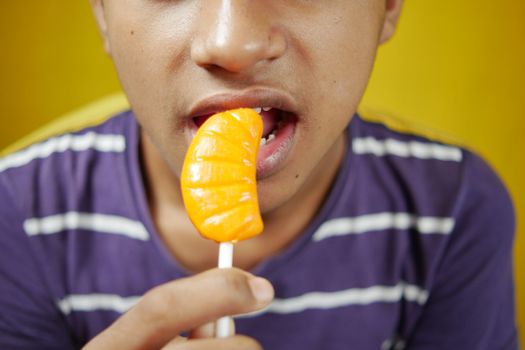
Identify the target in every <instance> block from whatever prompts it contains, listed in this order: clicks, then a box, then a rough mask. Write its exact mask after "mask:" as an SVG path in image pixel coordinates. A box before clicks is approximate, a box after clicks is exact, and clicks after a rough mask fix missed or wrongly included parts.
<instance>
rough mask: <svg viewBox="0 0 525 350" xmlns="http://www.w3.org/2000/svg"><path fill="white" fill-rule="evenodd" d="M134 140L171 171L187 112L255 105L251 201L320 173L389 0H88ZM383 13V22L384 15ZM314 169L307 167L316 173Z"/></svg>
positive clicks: (279, 200) (188, 134) (265, 205)
mask: <svg viewBox="0 0 525 350" xmlns="http://www.w3.org/2000/svg"><path fill="white" fill-rule="evenodd" d="M91 1H92V5H93V7H94V10H95V14H96V16H97V21H98V23H99V26H100V27H101V31H102V33H103V37H104V40H105V45H106V50H107V51H108V52H109V53H110V55H111V57H112V59H113V61H114V63H115V66H116V70H117V72H118V75H119V78H120V80H121V83H122V86H123V89H124V91H125V92H126V94H127V96H128V98H129V101H130V103H131V105H132V107H133V110H134V112H135V114H136V116H137V119H138V120H139V123H140V124H141V126H142V128H143V130H144V133H145V134H146V136H147V137H146V141H145V142H151V143H152V144H154V145H155V147H156V149H157V150H158V151H159V152H160V154H161V155H162V157H163V158H164V160H165V161H166V162H167V163H168V164H169V166H170V168H171V169H172V171H173V173H174V174H175V175H176V176H177V177H178V176H179V175H180V171H181V168H182V163H183V160H184V155H185V152H186V150H187V149H188V146H189V143H190V142H191V138H192V135H193V133H194V131H195V129H196V128H197V126H196V122H197V124H198V123H199V122H200V121H202V119H203V118H195V117H197V116H200V115H206V114H209V113H212V112H216V111H220V110H225V109H229V108H233V107H241V106H244V107H273V108H274V109H273V110H271V111H269V112H267V113H263V115H265V118H264V121H265V126H266V131H267V132H269V131H271V129H275V128H276V127H277V123H278V122H279V121H280V122H281V123H280V129H279V130H278V131H277V132H276V138H275V139H274V140H272V142H269V143H268V144H267V145H266V146H264V147H262V149H261V151H260V156H259V160H258V189H259V195H260V204H261V209H262V211H263V212H268V211H271V210H272V209H275V208H277V207H278V206H280V205H282V204H283V203H285V202H286V201H287V200H289V199H290V198H291V197H292V196H293V195H294V194H296V193H298V192H299V190H300V189H301V186H302V185H303V184H304V183H305V180H306V179H307V178H308V177H309V176H312V174H314V176H317V175H318V174H322V172H323V171H324V169H322V167H321V166H319V164H320V163H321V161H322V160H323V159H324V158H325V157H327V156H328V155H330V152H335V151H334V150H335V147H334V145H335V144H336V143H337V142H338V141H339V144H340V141H341V140H342V138H343V136H342V135H343V134H342V132H343V130H344V128H345V127H346V125H347V124H348V122H349V121H350V119H351V117H352V115H353V114H354V113H355V111H356V109H357V105H358V103H359V101H360V99H361V96H362V95H363V92H364V89H365V87H366V84H367V82H368V79H369V75H370V72H371V69H372V65H373V62H374V57H375V53H376V49H377V46H378V45H379V44H380V42H382V41H385V40H386V39H388V37H389V36H390V34H391V32H392V28H393V24H394V23H395V18H396V13H394V12H396V11H397V7H400V5H399V4H396V1H395V0H330V1H323V0H91ZM385 23H386V25H385ZM316 174H317V175H316Z"/></svg>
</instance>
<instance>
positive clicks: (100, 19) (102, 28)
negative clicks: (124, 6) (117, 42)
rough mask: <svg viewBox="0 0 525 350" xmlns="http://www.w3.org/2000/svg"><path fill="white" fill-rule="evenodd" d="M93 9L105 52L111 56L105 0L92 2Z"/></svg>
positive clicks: (92, 0) (93, 0)
mask: <svg viewBox="0 0 525 350" xmlns="http://www.w3.org/2000/svg"><path fill="white" fill-rule="evenodd" d="M90 3H91V8H92V9H93V14H94V15H95V20H96V22H97V26H98V30H99V32H100V35H101V36H102V41H103V43H104V50H105V51H106V53H107V54H108V55H110V56H111V46H110V44H109V38H108V26H107V22H106V11H105V8H104V0H90Z"/></svg>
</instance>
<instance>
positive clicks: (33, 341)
mask: <svg viewBox="0 0 525 350" xmlns="http://www.w3.org/2000/svg"><path fill="white" fill-rule="evenodd" d="M347 132H348V137H349V148H348V150H347V153H346V157H345V159H344V162H343V164H342V166H341V169H340V171H339V174H338V176H337V178H336V180H335V183H334V184H333V187H332V189H331V191H330V194H329V195H328V197H327V199H326V201H325V203H324V204H323V205H322V207H321V209H320V211H319V212H318V213H317V214H316V216H315V217H314V218H313V220H312V221H311V223H310V224H309V226H308V227H307V228H306V229H305V231H304V232H303V233H302V235H301V236H299V238H298V239H297V240H296V241H295V242H294V243H293V244H292V245H291V246H289V247H288V248H286V249H285V250H284V251H283V252H281V253H280V254H278V255H277V256H273V257H270V258H268V259H267V260H266V261H264V262H263V263H261V264H260V265H259V266H258V267H257V268H256V269H254V271H252V272H253V273H255V274H257V275H261V276H264V277H266V278H267V279H269V280H270V281H271V282H272V283H273V285H274V287H275V291H276V299H275V301H274V302H273V303H272V304H271V305H270V307H269V308H268V309H266V310H264V311H263V312H261V313H258V314H254V315H249V316H244V317H239V318H238V319H237V321H236V323H237V331H238V333H242V334H246V335H249V336H252V337H254V338H256V339H257V340H259V341H260V342H261V344H262V345H263V346H264V347H265V348H266V349H271V350H284V349H301V350H313V349H356V350H369V349H370V350H378V349H384V350H386V349H397V350H399V349H411V350H419V349H421V350H422V349H424V350H433V349H436V350H463V349H465V350H467V349H468V350H499V349H501V350H503V349H505V350H511V349H512V350H514V349H517V348H518V345H517V332H516V327H515V319H514V317H515V315H514V294H513V278H512V273H513V271H512V254H511V251H512V249H511V248H512V243H513V233H514V216H513V208H512V204H511V201H510V199H509V196H508V193H507V191H506V190H505V188H504V186H503V185H502V184H501V182H500V180H499V179H498V178H497V176H496V175H495V174H494V172H493V171H492V170H491V169H490V168H489V167H488V166H487V165H486V164H485V163H484V162H483V161H482V160H481V159H480V158H479V157H477V156H476V155H474V154H473V153H471V152H469V151H467V150H465V149H462V148H458V147H455V146H450V145H446V144H443V143H439V142H436V141H433V140H430V139H428V138H424V137H420V136H417V135H413V134H406V133H400V132H396V131H393V130H391V129H389V128H387V127H386V126H385V125H382V124H380V123H376V122H369V121H365V120H363V119H361V118H360V117H359V116H355V117H354V118H353V119H352V122H351V123H350V126H349V128H348V129H347ZM138 142H139V127H138V125H137V123H136V121H135V119H134V116H133V114H132V113H131V112H125V113H123V114H120V115H118V116H115V117H113V118H110V119H109V120H107V121H106V122H104V123H102V124H100V125H97V126H95V127H90V128H86V129H83V130H81V131H78V132H74V133H67V134H62V135H57V136H56V137H53V138H50V139H48V140H45V141H43V142H40V143H38V144H34V145H32V146H30V147H28V148H26V149H24V150H21V151H19V152H17V153H14V154H11V155H9V156H7V157H5V158H3V159H0V348H1V349H74V348H80V347H81V346H82V345H83V344H85V343H86V342H87V341H89V340H90V339H91V338H92V337H94V336H95V335H96V334H97V333H99V332H100V331H101V330H103V329H104V328H106V327H107V326H109V325H110V324H111V323H112V322H113V321H114V320H115V319H116V318H118V317H119V316H120V315H121V314H122V313H123V312H125V311H126V310H128V309H129V308H130V307H132V306H133V305H134V304H135V303H136V302H137V301H138V300H139V298H140V297H141V296H142V295H143V294H144V293H145V292H146V291H147V290H149V289H151V288H152V287H154V286H156V285H159V284H161V283H164V282H167V281H170V280H173V279H177V278H180V277H184V276H187V272H186V271H185V270H184V269H183V268H181V267H180V265H179V264H178V263H177V261H176V260H175V259H174V258H173V257H172V256H171V255H170V254H169V253H168V251H167V249H166V247H165V246H164V245H163V243H162V241H161V239H160V238H159V236H158V234H157V232H156V230H155V226H154V225H153V223H152V219H151V216H150V213H149V210H148V204H147V200H146V195H145V190H144V184H143V181H142V175H141V170H140V169H141V168H140V164H139V156H138ZM130 336H132V335H130Z"/></svg>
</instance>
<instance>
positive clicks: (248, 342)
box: [162, 335, 263, 350]
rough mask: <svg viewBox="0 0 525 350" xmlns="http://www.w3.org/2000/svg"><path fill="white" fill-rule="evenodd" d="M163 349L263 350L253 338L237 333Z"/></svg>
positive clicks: (172, 344)
mask: <svg viewBox="0 0 525 350" xmlns="http://www.w3.org/2000/svg"><path fill="white" fill-rule="evenodd" d="M162 350H263V348H262V347H261V345H260V344H259V343H258V342H257V341H255V340H254V339H252V338H248V337H245V336H240V335H236V336H234V337H230V338H221V339H196V340H188V341H187V342H184V343H170V344H168V345H166V346H165V347H163V348H162Z"/></svg>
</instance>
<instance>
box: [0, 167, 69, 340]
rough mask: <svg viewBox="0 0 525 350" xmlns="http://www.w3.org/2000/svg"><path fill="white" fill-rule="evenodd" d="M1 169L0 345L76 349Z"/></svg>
mask: <svg viewBox="0 0 525 350" xmlns="http://www.w3.org/2000/svg"><path fill="white" fill-rule="evenodd" d="M8 188H9V187H8V183H7V179H6V177H5V176H4V174H1V173H0V349H66V350H67V349H74V348H75V346H74V342H73V339H72V337H71V335H70V334H69V332H68V328H67V325H66V322H65V319H64V317H63V316H62V315H61V314H60V312H59V311H58V308H57V306H56V302H55V301H54V300H53V298H52V297H51V295H50V294H51V293H49V288H48V285H46V279H45V278H44V276H43V273H42V269H41V266H39V263H37V261H36V260H35V259H36V258H35V256H34V254H32V250H31V249H32V247H31V245H30V238H29V237H28V236H27V235H26V234H25V232H24V230H23V220H24V218H23V217H22V216H21V215H20V212H21V211H20V210H18V208H17V205H16V203H15V198H14V196H13V195H11V194H10V193H9V192H8Z"/></svg>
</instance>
